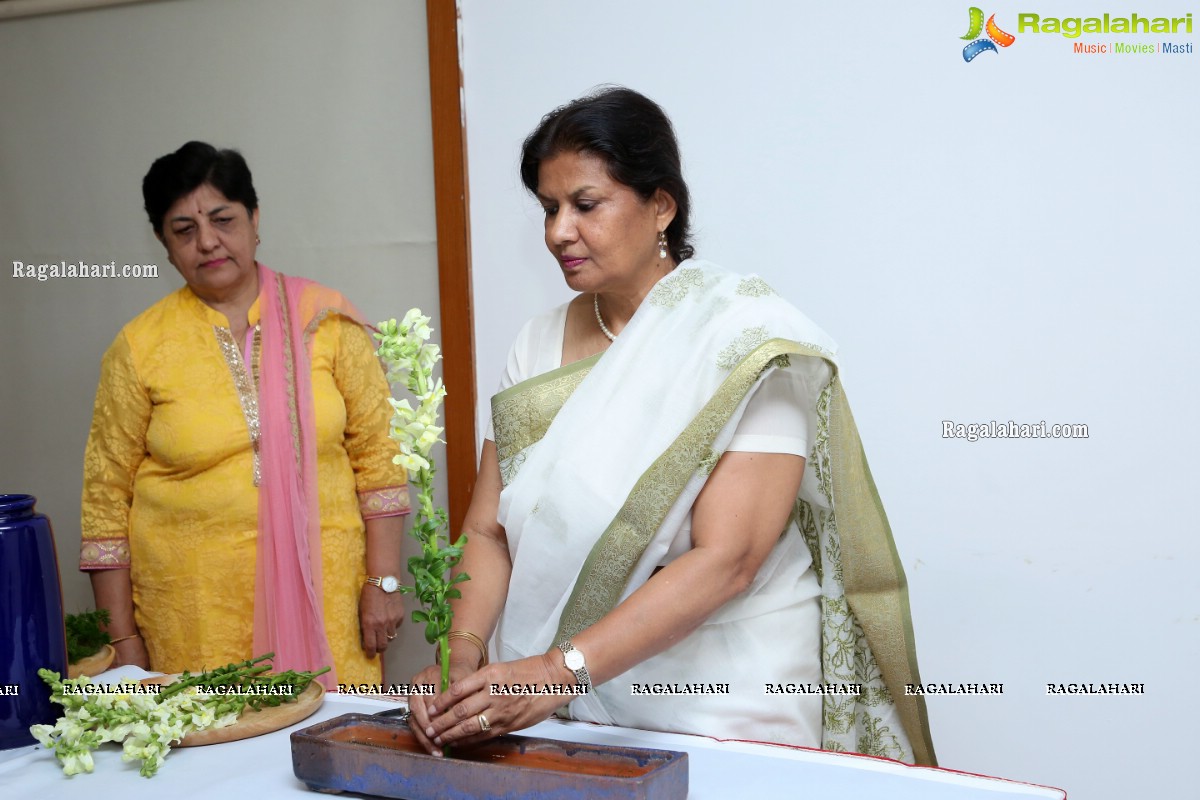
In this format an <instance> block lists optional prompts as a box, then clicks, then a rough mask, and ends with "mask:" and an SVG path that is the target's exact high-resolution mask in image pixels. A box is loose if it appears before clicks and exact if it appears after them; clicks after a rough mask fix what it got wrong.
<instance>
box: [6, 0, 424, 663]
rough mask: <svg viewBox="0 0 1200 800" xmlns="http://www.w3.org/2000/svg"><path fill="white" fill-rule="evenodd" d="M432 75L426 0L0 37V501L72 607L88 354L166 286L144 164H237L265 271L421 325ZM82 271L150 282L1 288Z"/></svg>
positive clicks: (234, 5) (213, 9)
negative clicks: (116, 266)
mask: <svg viewBox="0 0 1200 800" xmlns="http://www.w3.org/2000/svg"><path fill="white" fill-rule="evenodd" d="M428 75H429V72H428V56H427V44H426V31H425V4H424V3H423V2H421V0H403V1H402V2H395V1H394V0H369V1H368V0H359V2H355V3H337V4H335V3H329V2H322V1H321V0H303V1H299V0H291V1H285V0H256V2H244V1H242V2H238V1H237V0H171V2H153V3H145V4H140V5H132V6H124V7H119V8H111V9H104V10H96V11H87V12H77V13H69V14H58V15H52V16H44V17H35V18H29V19H19V20H11V21H3V22H0V108H2V109H3V126H2V127H0V268H3V271H2V272H0V342H2V343H3V346H2V347H0V409H2V411H3V413H2V414H0V491H2V492H25V493H30V494H34V495H36V496H37V497H38V508H39V509H40V510H42V511H43V512H45V513H46V514H48V515H49V516H50V517H51V519H52V521H53V523H54V529H55V535H56V539H57V541H58V553H59V560H60V565H61V572H62V576H63V586H64V590H65V594H66V598H67V608H68V610H69V611H76V610H81V609H82V608H84V607H90V605H91V603H92V597H91V589H90V588H89V585H88V581H87V579H86V578H85V577H84V576H82V575H81V574H80V573H79V572H78V570H77V565H78V552H79V494H80V484H81V472H82V460H83V448H84V443H85V441H86V439H87V432H88V426H89V424H90V421H91V412H92V400H93V397H94V394H95V391H96V380H97V377H98V373H99V365H100V356H101V355H102V354H103V352H104V350H105V348H107V346H108V344H109V343H110V342H111V341H112V339H113V337H114V336H115V335H116V333H117V331H118V330H120V328H121V326H122V325H124V324H125V323H126V322H127V321H128V320H129V319H130V318H131V317H133V316H134V315H136V314H137V313H139V312H140V311H142V310H143V309H144V308H146V307H147V306H149V305H150V304H151V303H153V302H154V301H156V300H158V299H159V298H160V297H162V296H163V295H165V294H167V293H169V292H171V291H173V290H174V289H176V288H177V287H179V286H181V285H182V280H181V279H180V278H179V277H178V275H177V274H176V273H175V271H174V269H173V268H172V267H171V266H170V265H169V264H168V263H167V261H166V258H165V253H164V251H163V249H162V247H161V246H160V245H159V244H158V242H157V241H156V240H155V239H154V237H153V234H152V232H151V229H150V225H149V223H148V222H147V221H146V216H145V213H144V212H143V211H142V196H141V181H142V176H143V175H144V174H145V173H146V170H147V169H148V168H149V166H150V163H151V162H152V161H153V160H154V159H155V158H157V157H158V156H160V155H163V154H164V153H168V152H171V151H173V150H175V149H176V148H178V147H179V146H180V145H181V144H183V143H184V142H185V141H187V140H189V139H203V140H207V141H211V142H212V143H214V144H216V145H218V146H226V147H236V148H238V149H240V150H241V151H242V153H243V155H244V156H245V157H246V159H247V161H248V162H249V164H250V168H251V170H252V171H253V173H254V181H255V186H256V188H257V189H258V193H259V202H260V206H261V220H262V221H261V227H260V234H261V237H262V245H261V247H260V248H259V251H258V254H259V258H260V259H261V260H262V261H263V262H264V263H266V264H269V265H271V266H272V267H274V268H276V269H279V270H282V271H284V272H288V273H291V274H296V275H304V276H306V277H311V278H314V279H316V280H320V281H322V282H324V283H326V284H328V285H330V286H333V287H334V288H337V289H339V290H341V291H342V292H344V293H345V294H346V295H347V296H348V297H349V298H350V299H351V300H352V301H354V302H355V303H356V304H358V306H359V308H360V309H361V310H362V311H363V313H364V314H365V315H366V316H367V318H368V319H371V320H378V319H383V318H387V317H393V316H394V317H400V316H402V315H403V314H404V312H405V311H406V310H407V309H408V308H409V307H410V306H413V305H420V306H421V307H422V308H423V309H425V310H426V312H427V313H432V314H433V316H434V317H435V321H434V324H435V325H437V324H438V323H437V319H436V318H437V300H438V295H437V253H436V245H435V227H434V211H433V167H432V163H433V162H432V139H431V135H430V128H429V78H428ZM80 259H83V260H86V261H88V262H89V263H106V262H109V261H113V260H116V261H118V262H120V263H121V264H122V265H123V264H125V263H138V264H145V263H156V264H158V265H159V267H160V268H161V270H160V276H161V277H159V278H158V279H155V280H85V281H78V280H69V281H47V282H44V283H39V282H37V281H33V282H30V281H27V280H24V279H21V280H18V279H15V278H13V277H12V263H11V262H12V261H14V260H17V261H21V262H25V263H47V262H58V261H63V260H66V261H79V260H80ZM443 492H444V489H443ZM443 496H444V494H443ZM403 636H404V638H403V639H401V640H400V642H399V643H400V644H401V645H402V647H401V648H393V649H392V654H391V658H390V659H389V676H390V677H391V678H394V679H397V680H401V679H407V677H409V676H411V675H412V674H413V670H414V669H415V667H416V666H417V665H418V664H421V665H424V663H426V662H427V661H428V654H429V648H428V646H427V645H426V644H425V642H424V637H423V635H422V633H421V630H420V629H419V627H418V626H414V625H411V624H410V625H407V626H405V630H404V633H403Z"/></svg>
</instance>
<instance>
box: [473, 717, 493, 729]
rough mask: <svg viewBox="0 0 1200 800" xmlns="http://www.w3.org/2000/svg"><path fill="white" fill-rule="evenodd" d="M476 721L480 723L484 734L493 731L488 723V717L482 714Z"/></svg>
mask: <svg viewBox="0 0 1200 800" xmlns="http://www.w3.org/2000/svg"><path fill="white" fill-rule="evenodd" d="M476 720H477V721H478V722H479V730H480V731H482V732H483V733H487V732H488V731H490V730H491V729H492V726H491V723H489V722H488V721H487V717H485V716H484V715H483V714H480V715H479V716H478V717H476Z"/></svg>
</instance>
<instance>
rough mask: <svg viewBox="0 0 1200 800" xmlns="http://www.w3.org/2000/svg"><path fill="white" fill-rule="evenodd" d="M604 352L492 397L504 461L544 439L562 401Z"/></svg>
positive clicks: (493, 414)
mask: <svg viewBox="0 0 1200 800" xmlns="http://www.w3.org/2000/svg"><path fill="white" fill-rule="evenodd" d="M602 355H604V354H603V353H597V354H596V355H594V356H590V357H588V358H585V359H582V360H580V361H575V362H572V363H570V364H567V365H566V366H565V367H559V368H558V369H553V370H550V371H549V372H545V373H542V374H541V375H537V376H535V377H533V378H530V379H528V380H525V381H521V382H520V383H518V384H517V385H516V386H510V387H508V388H507V389H505V390H504V391H502V392H498V393H497V394H495V395H493V396H492V425H493V427H494V429H495V436H496V454H497V456H498V457H499V459H500V461H501V462H503V461H505V460H506V459H508V458H510V457H511V456H514V455H516V454H517V453H519V452H521V451H522V450H524V449H525V448H526V447H529V446H530V445H531V444H534V443H536V442H539V441H541V439H542V437H543V436H545V435H546V431H547V430H549V429H550V423H552V422H553V421H554V417H555V416H556V415H557V414H558V412H559V409H561V408H562V406H563V403H565V402H566V401H567V399H568V398H569V397H570V396H571V395H572V394H573V393H574V392H575V390H576V389H577V388H579V384H580V383H582V382H583V379H584V378H586V377H587V376H588V373H589V372H591V370H592V367H594V366H595V365H596V362H598V361H599V360H600V356H602Z"/></svg>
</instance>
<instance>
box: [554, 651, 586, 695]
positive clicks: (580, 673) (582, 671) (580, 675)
mask: <svg viewBox="0 0 1200 800" xmlns="http://www.w3.org/2000/svg"><path fill="white" fill-rule="evenodd" d="M558 649H559V650H561V651H562V654H563V666H565V667H566V668H567V669H570V670H571V672H572V673H573V674H574V675H575V682H576V683H578V684H579V685H580V686H586V687H587V689H588V691H591V688H592V676H591V674H590V673H589V672H588V668H587V664H586V663H585V664H583V665H582V666H581V667H580V668H579V669H571V667H570V666H569V665H568V664H567V655H568V654H570V653H579V656H580V658H582V657H583V652H582V651H581V650H578V649H576V647H575V645H573V644H571V640H570V639H567V640H565V641H562V642H559V643H558Z"/></svg>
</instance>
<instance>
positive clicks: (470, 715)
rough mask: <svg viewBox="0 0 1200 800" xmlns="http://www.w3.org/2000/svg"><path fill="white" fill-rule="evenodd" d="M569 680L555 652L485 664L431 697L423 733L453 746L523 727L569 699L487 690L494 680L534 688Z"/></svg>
mask: <svg viewBox="0 0 1200 800" xmlns="http://www.w3.org/2000/svg"><path fill="white" fill-rule="evenodd" d="M574 683H575V676H574V675H572V674H571V673H570V672H568V671H567V670H566V668H565V667H563V666H562V659H561V657H560V658H558V659H557V660H555V659H554V658H552V656H551V655H549V654H542V655H540V656H531V657H529V658H522V659H521V660H519V661H505V662H501V663H498V664H489V665H488V666H486V667H483V668H482V669H480V670H477V671H476V672H473V673H471V674H470V675H468V676H466V677H465V678H463V679H462V680H457V681H454V682H453V683H451V684H450V690H449V691H448V692H444V693H442V694H439V695H438V696H437V697H435V698H433V702H432V703H430V705H429V717H430V723H429V726H428V727H427V728H426V729H425V733H426V735H427V736H428V737H429V738H431V739H433V741H434V743H435V744H437V745H439V746H456V745H468V744H476V743H478V742H483V741H486V740H488V739H491V738H494V737H496V736H500V735H501V734H504V733H511V732H512V731H518V730H521V729H522V728H528V727H529V726H530V725H536V724H537V723H539V722H541V721H542V720H544V719H546V718H547V717H549V716H550V715H551V714H553V713H554V712H555V711H556V710H557V709H558V708H559V707H561V706H563V705H566V703H567V702H568V701H569V700H570V699H571V698H570V697H564V696H562V695H553V694H537V695H535V694H523V693H520V692H518V693H514V694H499V693H498V694H492V686H493V685H494V684H499V685H504V686H519V687H525V686H536V687H539V688H540V687H543V686H557V685H568V686H570V685H574ZM481 716H482V718H483V719H482V720H481V719H480V717H481ZM484 720H486V729H485V726H484V725H483V721H484Z"/></svg>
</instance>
